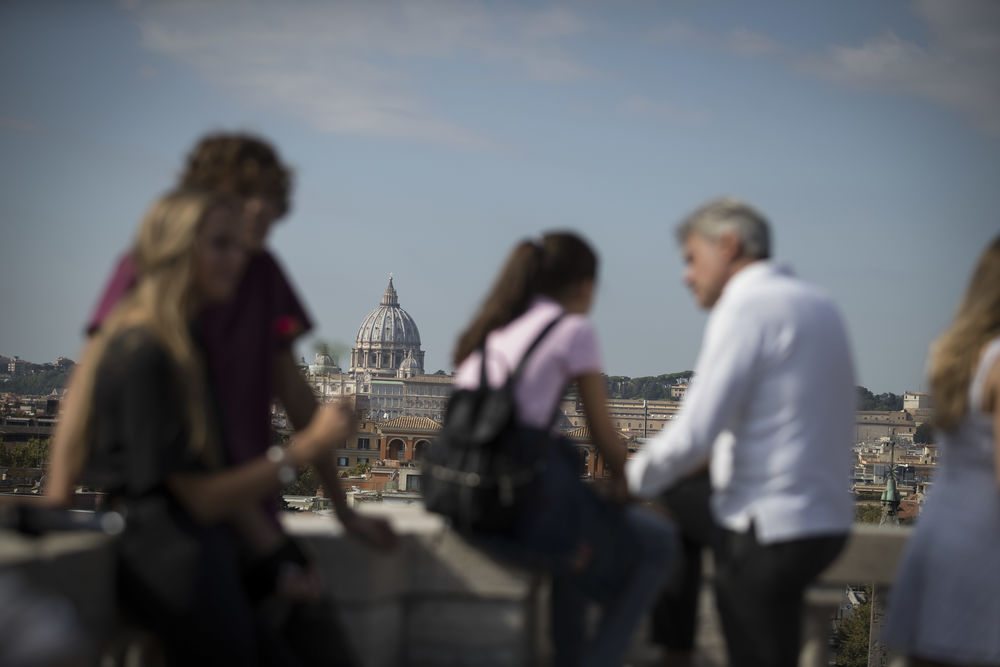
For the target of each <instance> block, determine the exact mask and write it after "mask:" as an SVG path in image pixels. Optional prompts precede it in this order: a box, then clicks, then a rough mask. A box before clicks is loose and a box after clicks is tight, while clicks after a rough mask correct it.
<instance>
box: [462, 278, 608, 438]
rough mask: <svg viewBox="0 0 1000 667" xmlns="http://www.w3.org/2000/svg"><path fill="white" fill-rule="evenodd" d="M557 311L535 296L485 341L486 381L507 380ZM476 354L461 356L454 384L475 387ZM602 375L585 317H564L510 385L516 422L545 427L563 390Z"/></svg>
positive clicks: (594, 340) (557, 307)
mask: <svg viewBox="0 0 1000 667" xmlns="http://www.w3.org/2000/svg"><path fill="white" fill-rule="evenodd" d="M561 312H562V306H560V305H559V304H558V303H556V302H555V301H553V300H552V299H549V298H547V297H537V298H536V299H535V300H534V301H533V302H532V303H531V306H529V307H528V310H526V311H525V312H524V314H523V315H521V316H520V317H518V318H517V319H516V320H514V321H513V322H511V323H510V324H508V325H507V326H505V327H503V328H500V329H497V330H495V331H493V332H491V333H490V334H489V336H487V338H486V379H487V380H488V381H489V383H490V386H491V387H499V386H500V385H501V384H503V383H504V381H505V380H506V379H507V376H508V375H509V374H510V372H511V371H513V370H514V368H516V367H517V364H518V363H520V361H521V357H522V356H524V353H525V351H526V350H527V349H528V346H529V345H531V342H532V341H533V340H535V337H537V336H538V334H539V333H541V331H542V329H544V328H545V326H546V325H547V324H548V323H549V322H551V321H552V320H554V319H555V318H556V317H557V316H558V315H559V314H560V313H561ZM479 363H480V354H479V351H478V350H477V351H475V352H473V353H472V354H470V355H469V356H468V358H466V360H465V361H463V362H462V364H461V365H460V366H459V367H458V371H457V372H456V373H455V386H456V387H458V388H462V389H475V388H476V387H478V386H479ZM600 372H601V354H600V350H599V349H598V346H597V336H596V334H595V333H594V327H593V326H592V325H591V324H590V320H588V319H587V317H586V316H584V315H576V314H569V315H566V317H564V318H563V320H562V321H561V322H559V324H557V325H556V326H555V328H553V329H552V330H551V331H549V333H548V334H547V335H546V336H545V338H544V339H542V342H541V343H539V344H538V347H536V348H535V350H534V351H533V352H532V353H531V357H530V358H529V359H528V363H527V365H526V366H525V367H524V370H523V371H522V372H521V378H520V379H519V380H518V382H517V384H516V386H515V387H514V399H515V400H516V401H517V409H518V418H519V420H520V422H521V423H522V424H524V425H525V426H534V427H538V428H545V427H546V426H548V424H549V420H550V419H551V418H552V411H553V410H554V409H555V406H556V403H557V402H558V401H559V399H560V398H562V395H563V392H564V391H565V390H566V386H567V385H568V384H569V382H570V381H572V380H573V379H574V378H576V377H579V376H580V375H583V374H585V373H600Z"/></svg>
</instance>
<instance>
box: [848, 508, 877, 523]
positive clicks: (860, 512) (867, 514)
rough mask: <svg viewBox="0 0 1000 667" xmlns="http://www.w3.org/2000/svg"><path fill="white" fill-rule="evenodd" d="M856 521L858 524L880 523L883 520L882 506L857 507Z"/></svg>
mask: <svg viewBox="0 0 1000 667" xmlns="http://www.w3.org/2000/svg"><path fill="white" fill-rule="evenodd" d="M854 520H855V521H857V522H858V523H878V522H879V521H881V520H882V506H881V505H880V504H866V505H855V506H854Z"/></svg>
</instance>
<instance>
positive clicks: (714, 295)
mask: <svg viewBox="0 0 1000 667" xmlns="http://www.w3.org/2000/svg"><path fill="white" fill-rule="evenodd" d="M677 236H678V241H679V242H680V244H681V245H682V247H683V252H684V262H685V265H686V268H685V271H684V282H685V283H686V284H687V285H688V287H689V288H690V289H691V291H692V292H693V294H694V298H695V300H696V301H697V302H698V305H700V306H701V307H702V308H706V309H711V311H712V312H711V315H710V316H709V319H708V322H707V324H706V327H705V334H704V339H703V341H702V349H701V352H700V354H699V357H698V361H697V363H696V365H695V377H694V380H693V382H692V384H691V388H690V389H689V391H688V393H687V397H686V398H685V401H684V403H683V405H682V406H681V410H680V413H679V414H678V416H677V418H676V419H675V420H674V421H673V422H671V424H670V426H669V427H668V428H667V429H666V430H664V431H663V432H662V433H661V434H659V435H658V436H657V437H656V438H655V439H653V440H652V441H651V442H649V443H648V444H647V445H646V446H645V448H644V449H643V450H642V451H641V452H640V453H639V454H638V455H637V456H636V457H635V458H634V459H632V460H631V461H629V462H628V464H627V467H626V477H627V481H628V486H629V490H630V491H631V492H632V493H633V494H635V495H638V496H641V497H647V498H650V497H654V496H657V495H658V494H660V493H662V492H664V491H668V490H671V489H675V488H676V487H683V486H685V485H690V484H692V480H691V478H690V476H691V475H692V473H696V472H697V471H698V470H699V469H702V470H703V469H704V466H705V463H706V461H707V462H708V467H709V471H708V476H709V480H710V482H711V487H710V491H709V485H708V484H704V485H703V488H704V489H705V493H704V495H705V496H706V497H705V498H704V502H708V503H710V510H711V515H710V516H711V518H710V519H709V521H710V522H711V523H712V526H711V529H710V531H707V533H708V537H704V538H703V539H702V540H701V541H703V542H708V543H709V544H710V545H711V546H712V547H713V549H714V552H715V567H716V573H715V590H716V602H717V605H718V608H719V613H720V616H721V618H722V625H723V631H724V633H725V636H726V644H727V652H728V654H729V664H731V665H769V666H774V665H790V666H794V665H796V664H797V662H798V652H799V644H800V622H801V618H800V617H801V609H802V596H803V593H804V591H805V588H806V586H807V585H809V583H810V582H811V581H812V580H813V579H815V577H816V576H817V575H818V574H819V573H820V572H821V571H822V570H823V569H824V568H825V567H826V566H827V565H829V564H830V562H832V560H833V559H834V558H835V557H836V555H837V554H838V553H839V552H840V550H841V548H842V547H843V544H844V541H845V539H846V534H847V532H848V530H849V529H850V525H851V521H852V515H853V507H852V500H851V497H850V495H849V493H848V485H849V482H850V477H849V471H850V463H851V431H852V428H853V422H854V410H855V395H856V389H855V385H854V373H853V364H852V361H851V352H850V348H849V345H848V341H847V334H846V332H845V329H844V325H843V322H842V320H841V317H840V314H839V312H838V311H837V308H836V306H835V305H834V303H833V301H832V300H831V299H830V297H829V296H828V295H827V294H826V293H825V292H823V291H821V290H820V289H818V288H816V287H813V286H811V285H809V284H807V283H805V282H803V281H801V280H799V279H797V278H795V277H794V276H793V275H791V273H790V272H789V271H788V270H787V269H785V268H783V267H781V266H778V265H776V264H775V263H773V262H772V261H770V259H769V257H770V254H771V252H770V233H769V230H768V224H767V221H766V220H765V219H764V217H763V216H762V215H761V214H760V213H758V212H757V211H756V210H754V209H753V208H752V207H750V206H749V205H747V204H745V203H743V202H740V201H738V200H735V199H730V198H723V199H718V200H715V201H712V202H709V203H708V204H706V205H704V206H703V207H701V208H700V209H698V210H697V211H695V212H694V213H693V214H691V215H690V216H689V217H688V218H687V219H685V220H684V221H683V222H682V223H681V225H680V226H679V227H678V230H677ZM685 478H687V479H685ZM709 493H710V495H711V498H710V500H709V499H708V498H707V496H708V495H709ZM668 498H669V495H668ZM690 498H691V496H690V494H688V496H687V500H686V502H685V503H682V505H685V504H686V507H681V508H680V512H677V509H678V508H677V506H676V505H674V506H673V509H674V510H675V512H677V513H678V514H679V516H678V521H679V523H680V525H681V527H682V531H684V528H685V525H686V524H687V525H692V523H694V524H697V522H691V521H690V519H689V518H687V517H685V516H683V515H684V514H685V513H687V514H694V515H697V514H698V509H697V507H695V506H693V505H697V503H694V504H692V503H691V502H690ZM705 515H706V513H705V512H701V516H705ZM695 528H697V526H696V525H695ZM702 528H704V527H703V526H702ZM704 534H705V533H704V532H703V535H704ZM690 613H692V614H693V613H694V610H693V608H692V609H691V612H690ZM691 630H692V633H693V623H692V624H691ZM674 648H684V647H674ZM687 648H688V649H689V648H690V647H687Z"/></svg>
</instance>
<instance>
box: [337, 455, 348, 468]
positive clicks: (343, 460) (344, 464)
mask: <svg viewBox="0 0 1000 667" xmlns="http://www.w3.org/2000/svg"><path fill="white" fill-rule="evenodd" d="M337 465H338V466H341V467H347V465H348V463H347V457H346V456H338V457H337Z"/></svg>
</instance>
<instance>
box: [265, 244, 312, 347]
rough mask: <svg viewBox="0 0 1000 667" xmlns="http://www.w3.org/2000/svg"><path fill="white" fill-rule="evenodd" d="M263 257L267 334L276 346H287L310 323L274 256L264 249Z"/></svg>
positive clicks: (305, 329)
mask: <svg viewBox="0 0 1000 667" xmlns="http://www.w3.org/2000/svg"><path fill="white" fill-rule="evenodd" d="M263 261H265V262H266V264H267V274H268V275H267V283H268V284H267V293H268V295H269V297H270V302H269V304H268V307H269V312H268V320H269V322H270V328H271V335H272V338H273V340H274V342H275V344H276V345H277V346H279V347H282V346H288V345H291V344H292V342H294V341H295V339H296V338H298V337H299V336H301V335H303V334H305V333H306V332H308V331H309V330H310V329H312V327H313V323H312V320H311V319H310V317H309V314H308V313H307V312H306V309H305V306H304V305H303V304H302V302H301V301H300V300H299V297H298V294H297V293H296V291H295V288H294V287H293V286H292V283H291V281H290V280H289V279H288V278H287V277H286V275H285V272H284V270H283V269H282V267H281V265H280V264H279V263H278V261H277V259H275V257H274V256H273V255H271V254H270V253H266V254H265V257H264V258H263Z"/></svg>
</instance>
